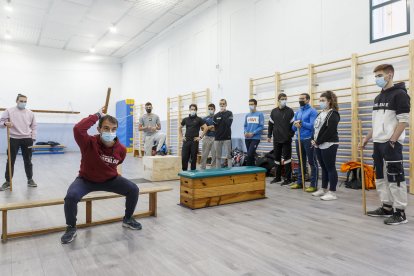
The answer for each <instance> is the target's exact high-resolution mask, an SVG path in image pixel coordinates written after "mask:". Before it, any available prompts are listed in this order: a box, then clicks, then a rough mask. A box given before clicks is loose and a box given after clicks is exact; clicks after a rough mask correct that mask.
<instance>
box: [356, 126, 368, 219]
mask: <svg viewBox="0 0 414 276" xmlns="http://www.w3.org/2000/svg"><path fill="white" fill-rule="evenodd" d="M358 132H359V144H360V145H361V148H360V151H359V152H360V155H361V181H362V210H363V212H364V215H366V214H367V198H366V194H365V170H364V149H363V147H362V123H361V120H358Z"/></svg>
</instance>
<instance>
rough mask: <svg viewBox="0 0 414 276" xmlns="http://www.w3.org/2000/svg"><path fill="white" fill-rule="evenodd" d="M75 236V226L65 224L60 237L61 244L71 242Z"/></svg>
mask: <svg viewBox="0 0 414 276" xmlns="http://www.w3.org/2000/svg"><path fill="white" fill-rule="evenodd" d="M75 237H76V227H72V226H69V225H68V226H67V227H66V231H65V234H63V236H62V237H61V238H60V241H61V242H62V243H63V244H67V243H71V242H72V241H73V240H74V239H75Z"/></svg>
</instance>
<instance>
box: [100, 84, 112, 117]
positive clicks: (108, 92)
mask: <svg viewBox="0 0 414 276" xmlns="http://www.w3.org/2000/svg"><path fill="white" fill-rule="evenodd" d="M110 97H111V87H108V91H107V92H106V100H105V106H104V108H103V110H102V112H103V113H104V114H106V112H108V105H109V98H110Z"/></svg>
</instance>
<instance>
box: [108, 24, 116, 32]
mask: <svg viewBox="0 0 414 276" xmlns="http://www.w3.org/2000/svg"><path fill="white" fill-rule="evenodd" d="M109 31H110V32H111V33H116V31H117V30H116V27H115V25H111V26H110V27H109Z"/></svg>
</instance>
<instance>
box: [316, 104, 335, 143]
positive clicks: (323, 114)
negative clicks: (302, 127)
mask: <svg viewBox="0 0 414 276" xmlns="http://www.w3.org/2000/svg"><path fill="white" fill-rule="evenodd" d="M331 110H332V109H329V110H324V111H322V112H321V113H320V114H319V116H318V117H316V120H315V123H314V124H313V128H314V130H315V132H314V135H313V137H314V140H315V141H316V139H318V135H319V131H320V130H321V128H322V126H323V124H324V123H325V120H326V117H327V116H328V114H329V112H330V111H331ZM338 144H339V143H337V142H325V143H322V144H320V145H318V146H317V147H318V148H320V149H327V148H329V147H330V146H332V145H338Z"/></svg>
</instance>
